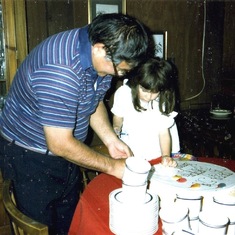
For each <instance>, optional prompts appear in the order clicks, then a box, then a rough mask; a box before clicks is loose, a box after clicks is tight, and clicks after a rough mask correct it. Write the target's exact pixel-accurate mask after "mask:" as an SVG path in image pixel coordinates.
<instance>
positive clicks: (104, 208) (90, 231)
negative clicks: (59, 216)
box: [69, 174, 162, 235]
mask: <svg viewBox="0 0 235 235" xmlns="http://www.w3.org/2000/svg"><path fill="white" fill-rule="evenodd" d="M121 186H122V182H121V180H119V179H117V178H115V177H113V176H110V175H106V174H100V175H98V176H97V177H96V178H95V179H93V180H92V181H91V182H90V183H89V184H88V186H87V187H86V189H85V191H84V193H83V194H82V196H81V198H80V200H79V203H78V205H77V208H76V211H75V213H74V217H73V220H72V223H71V227H70V231H69V235H113V233H112V232H111V231H110V229H109V193H110V192H112V191H113V190H114V189H117V188H121ZM159 223H160V222H159ZM161 234H162V231H161V224H159V230H158V232H157V233H156V235H161Z"/></svg>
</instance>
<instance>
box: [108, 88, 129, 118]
mask: <svg viewBox="0 0 235 235" xmlns="http://www.w3.org/2000/svg"><path fill="white" fill-rule="evenodd" d="M130 102H132V99H131V89H130V88H129V87H128V86H127V85H123V86H121V87H119V88H118V89H117V91H116V92H115V94H114V100H113V107H112V108H111V112H112V113H113V114H114V115H116V116H118V117H124V116H125V113H126V112H128V109H129V108H128V104H129V103H130Z"/></svg>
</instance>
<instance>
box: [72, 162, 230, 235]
mask: <svg viewBox="0 0 235 235" xmlns="http://www.w3.org/2000/svg"><path fill="white" fill-rule="evenodd" d="M198 160H199V161H202V162H209V163H214V164H217V165H221V166H224V167H227V168H229V169H231V170H233V171H235V161H232V160H223V159H219V158H206V157H205V158H204V157H202V158H198ZM121 186H122V182H121V180H119V179H117V178H115V177H112V176H110V175H106V174H100V175H98V176H97V177H96V178H94V179H93V180H92V181H91V182H90V183H89V184H88V186H87V187H86V189H85V191H84V193H83V194H82V196H81V198H80V200H79V203H78V205H77V208H76V211H75V213H74V217H73V220H72V223H71V226H70V231H69V235H113V233H112V232H111V231H110V229H109V193H110V192H111V191H113V190H115V189H117V188H120V187H121ZM155 235H162V229H161V221H160V220H159V229H158V231H157V233H155Z"/></svg>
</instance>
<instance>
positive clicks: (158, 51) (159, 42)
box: [153, 31, 167, 60]
mask: <svg viewBox="0 0 235 235" xmlns="http://www.w3.org/2000/svg"><path fill="white" fill-rule="evenodd" d="M153 41H154V44H155V56H157V57H160V58H163V59H165V60H166V59H167V31H162V32H156V33H154V34H153Z"/></svg>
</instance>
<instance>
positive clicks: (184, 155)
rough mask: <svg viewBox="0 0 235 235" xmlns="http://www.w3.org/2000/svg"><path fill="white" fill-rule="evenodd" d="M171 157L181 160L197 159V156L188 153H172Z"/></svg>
mask: <svg viewBox="0 0 235 235" xmlns="http://www.w3.org/2000/svg"><path fill="white" fill-rule="evenodd" d="M171 157H172V158H173V159H175V160H180V161H197V158H196V157H195V156H193V155H191V154H188V153H172V155H171Z"/></svg>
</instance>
